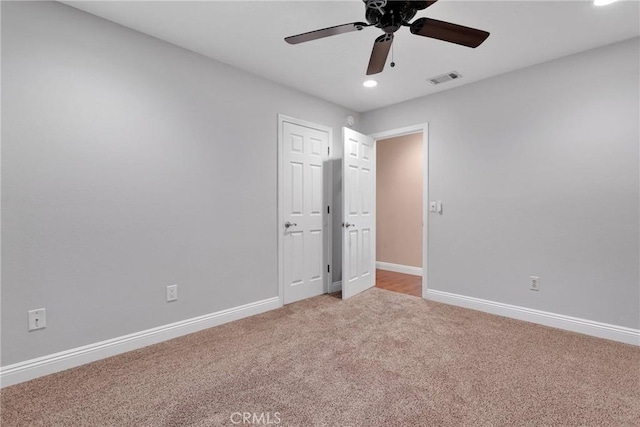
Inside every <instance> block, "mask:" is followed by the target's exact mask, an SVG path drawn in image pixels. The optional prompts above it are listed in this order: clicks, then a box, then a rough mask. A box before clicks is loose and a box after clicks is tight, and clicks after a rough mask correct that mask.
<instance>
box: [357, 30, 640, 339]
mask: <svg viewBox="0 0 640 427" xmlns="http://www.w3.org/2000/svg"><path fill="white" fill-rule="evenodd" d="M639 59H640V58H639V39H633V40H630V41H626V42H622V43H618V44H614V45H611V46H607V47H603V48H599V49H595V50H591V51H588V52H584V53H581V54H577V55H573V56H570V57H566V58H563V59H559V60H555V61H552V62H548V63H544V64H541V65H538V66H534V67H530V68H527V69H524V70H520V71H516V72H512V73H508V74H504V75H501V76H498V77H496V78H492V79H489V80H485V81H482V82H478V83H475V84H470V85H467V86H464V87H461V88H458V89H453V90H450V91H446V92H443V93H440V94H437V95H433V96H428V97H424V98H420V99H416V100H413V101H410V102H405V103H402V104H398V105H394V106H391V107H388V108H384V109H379V110H375V111H371V112H368V113H365V114H363V116H362V129H363V130H364V132H366V133H373V132H378V131H384V130H390V129H395V128H399V127H402V126H407V125H412V124H416V123H422V122H429V131H430V133H429V167H428V171H429V191H430V198H431V200H442V201H443V206H444V215H442V216H439V215H434V214H431V215H430V217H429V218H430V223H429V257H430V258H429V262H428V266H429V276H428V281H429V287H430V288H431V289H436V290H440V291H446V292H452V293H456V294H461V295H467V296H472V297H477V298H484V299H487V300H492V301H499V302H503V303H508V304H515V305H518V306H524V307H530V308H534V309H540V310H545V311H550V312H553V313H560V314H565V315H569V316H575V317H580V318H585V319H590V320H595V321H601V322H606V323H611V324H615V325H620V326H626V327H632V328H638V327H640V307H639V304H640V295H639V287H640V286H639V272H638V261H639V258H640V257H639V252H638V242H639V231H638V229H639V223H638V221H639V212H638V210H639V200H638V199H639V193H640V188H639V167H638V163H639V153H638V145H639V140H640V132H639V124H638V117H639V116H640V111H639V105H640V97H639V94H640V87H639V81H640V70H639V64H640V60H639ZM460 71H461V72H462V74H464V70H460ZM530 275H537V276H540V291H539V292H534V291H530V290H529V282H528V281H529V276H530Z"/></svg>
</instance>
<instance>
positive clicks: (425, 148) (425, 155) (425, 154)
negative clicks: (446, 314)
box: [369, 123, 429, 298]
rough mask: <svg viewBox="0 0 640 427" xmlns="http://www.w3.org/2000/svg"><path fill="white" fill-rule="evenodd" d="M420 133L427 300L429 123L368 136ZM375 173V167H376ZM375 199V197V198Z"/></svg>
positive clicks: (423, 249) (423, 245)
mask: <svg viewBox="0 0 640 427" xmlns="http://www.w3.org/2000/svg"><path fill="white" fill-rule="evenodd" d="M420 132H422V160H423V166H422V223H423V224H424V225H423V226H422V298H427V290H428V289H429V286H428V282H427V278H428V276H429V275H428V270H429V262H428V260H429V257H428V255H429V236H428V234H429V123H421V124H417V125H413V126H406V127H403V128H398V129H392V130H388V131H384V132H377V133H374V134H370V135H369V136H370V137H371V138H373V139H375V140H376V143H377V142H378V140H380V139H388V138H395V137H398V136H404V135H411V134H414V133H420ZM376 173H377V167H376ZM376 199H377V196H376Z"/></svg>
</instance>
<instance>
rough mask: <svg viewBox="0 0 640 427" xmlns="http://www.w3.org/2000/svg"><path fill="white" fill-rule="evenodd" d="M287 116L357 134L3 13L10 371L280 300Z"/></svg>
mask: <svg viewBox="0 0 640 427" xmlns="http://www.w3.org/2000/svg"><path fill="white" fill-rule="evenodd" d="M278 113H283V114H287V115H290V116H293V117H297V118H301V119H305V120H309V121H314V122H317V123H320V124H323V125H326V126H331V127H333V128H334V131H335V135H334V141H335V142H336V143H337V144H338V146H340V140H341V129H340V127H341V126H342V125H343V124H344V122H345V117H346V116H347V115H349V114H351V115H354V116H355V117H356V119H358V118H359V116H358V115H357V114H355V113H354V112H352V111H349V110H347V109H344V108H342V107H339V106H336V105H333V104H330V103H327V102H324V101H321V100H318V99H315V98H313V97H310V96H307V95H304V94H301V93H299V92H296V91H293V90H290V89H286V88H284V87H282V86H279V85H276V84H274V83H272V82H269V81H267V80H264V79H261V78H258V77H256V76H254V75H251V74H248V73H245V72H242V71H240V70H237V69H234V68H231V67H229V66H226V65H224V64H222V63H219V62H215V61H212V60H210V59H207V58H204V57H202V56H199V55H197V54H194V53H192V52H189V51H187V50H184V49H181V48H178V47H175V46H172V45H169V44H167V43H164V42H161V41H159V40H157V39H154V38H151V37H148V36H145V35H142V34H140V33H137V32H135V31H132V30H128V29H126V28H123V27H121V26H118V25H116V24H113V23H110V22H107V21H105V20H102V19H100V18H96V17H94V16H91V15H89V14H86V13H84V12H80V11H78V10H75V9H73V8H70V7H68V6H65V5H62V4H57V3H31V2H23V3H11V2H2V124H3V126H2V247H3V254H2V255H3V257H2V365H7V364H11V363H14V362H18V361H22V360H27V359H30V358H34V357H38V356H42V355H46V354H50V353H53V352H57V351H61V350H65V349H69V348H74V347H77V346H81V345H86V344H90V343H94V342H98V341H101V340H105V339H109V338H113V337H117V336H121V335H124V334H128V333H132V332H137V331H140V330H144V329H147V328H151V327H155V326H159V325H163V324H167V323H170V322H175V321H179V320H182V319H186V318H190V317H194V316H198V315H202V314H207V313H212V312H215V311H218V310H222V309H226V308H230V307H235V306H238V305H241V304H246V303H250V302H254V301H258V300H261V299H265V298H269V297H274V296H276V295H277V262H276V260H277V237H276V221H277V193H276V187H277V170H276V164H277V163H276V162H277V157H276V156H277V114H278ZM337 151H339V150H337ZM338 236H339V231H338ZM338 246H339V244H338ZM172 283H178V284H179V297H180V299H179V301H178V302H176V303H171V304H168V303H166V302H165V286H166V285H167V284H172ZM40 307H46V309H47V317H48V319H47V320H48V327H47V328H46V329H45V330H42V331H37V332H33V333H28V332H27V310H29V309H34V308H40Z"/></svg>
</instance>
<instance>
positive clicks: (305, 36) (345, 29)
mask: <svg viewBox="0 0 640 427" xmlns="http://www.w3.org/2000/svg"><path fill="white" fill-rule="evenodd" d="M368 26H369V24H365V23H364V22H352V23H350V24H343V25H336V26H335V27H329V28H323V29H321V30H315V31H309V32H308V33H302V34H298V35H295V36H290V37H285V39H284V41H286V42H287V43H289V44H298V43H304V42H309V41H311V40H317V39H321V38H324V37H329V36H336V35H338V34H344V33H350V32H352V31H360V30H362V29H363V28H364V27H368Z"/></svg>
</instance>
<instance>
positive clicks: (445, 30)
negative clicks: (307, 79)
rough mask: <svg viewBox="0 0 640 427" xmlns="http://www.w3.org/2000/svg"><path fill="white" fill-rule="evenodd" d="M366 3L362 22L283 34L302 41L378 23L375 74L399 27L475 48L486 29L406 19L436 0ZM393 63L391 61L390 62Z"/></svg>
mask: <svg viewBox="0 0 640 427" xmlns="http://www.w3.org/2000/svg"><path fill="white" fill-rule="evenodd" d="M362 1H363V2H364V3H365V9H366V11H365V19H366V20H367V23H365V22H352V23H350V24H344V25H336V26H335V27H329V28H323V29H321V30H315V31H310V32H308V33H302V34H298V35H295V36H290V37H286V38H285V39H284V40H285V41H286V42H287V43H289V44H298V43H304V42H308V41H311V40H316V39H321V38H324V37H329V36H335V35H338V34H344V33H350V32H352V31H360V30H362V29H363V28H365V27H371V26H374V27H378V28H380V29H381V30H382V31H384V34H383V35H381V36H380V37H378V38H377V39H376V40H375V42H374V43H373V50H372V51H371V58H370V59H369V67H368V68H367V75H371V74H377V73H379V72H381V71H382V70H383V69H384V64H385V63H386V62H387V56H388V55H389V50H390V49H391V43H393V33H395V32H396V31H398V30H399V29H400V27H409V30H410V31H411V33H413V34H416V35H418V36H423V37H431V38H433V39H438V40H443V41H446V42H450V43H456V44H459V45H462V46H467V47H473V48H476V47H478V46H480V45H481V44H482V42H484V41H485V40H486V39H487V37H489V33H488V32H486V31H482V30H477V29H475V28H469V27H464V26H462V25H457V24H452V23H450V22H444V21H438V20H437V19H431V18H419V19H416V20H415V21H413V22H411V23H410V22H409V21H410V20H411V19H412V18H413V17H414V16H415V15H416V13H417V12H418V10H422V9H426V8H428V7H429V6H431V5H432V4H434V3H435V2H436V1H437V0H433V1H394V0H362ZM391 65H392V66H393V63H392V64H391Z"/></svg>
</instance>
